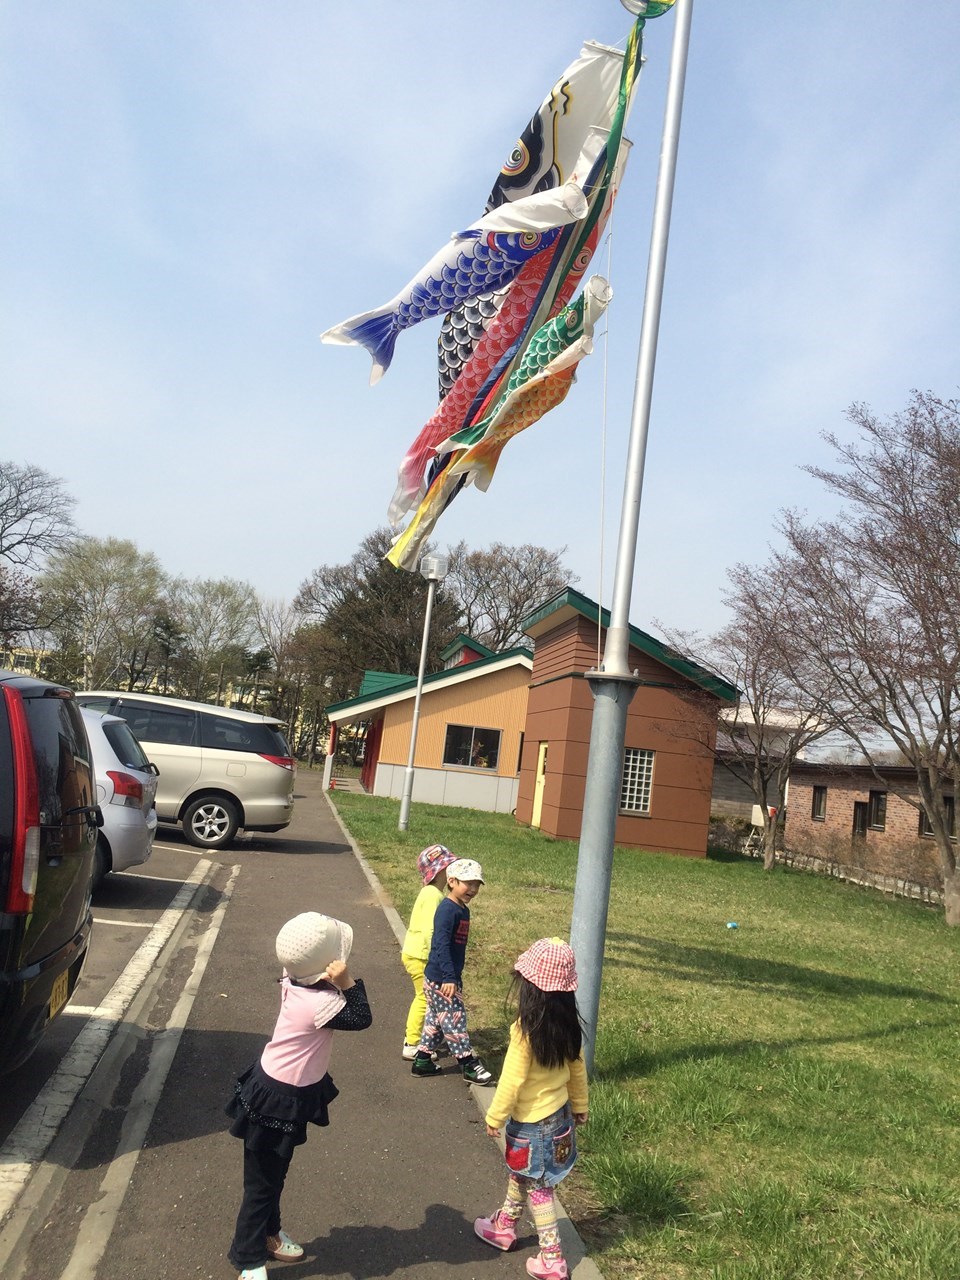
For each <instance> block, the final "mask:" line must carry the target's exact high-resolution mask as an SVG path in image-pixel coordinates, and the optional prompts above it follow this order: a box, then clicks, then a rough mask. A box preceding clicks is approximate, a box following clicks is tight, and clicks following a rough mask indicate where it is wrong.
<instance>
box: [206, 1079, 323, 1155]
mask: <svg viewBox="0 0 960 1280" xmlns="http://www.w3.org/2000/svg"><path fill="white" fill-rule="evenodd" d="M339 1092H340V1090H339V1089H338V1088H337V1086H336V1085H335V1084H334V1083H333V1081H332V1080H331V1078H330V1074H329V1072H328V1073H327V1074H326V1075H325V1076H324V1077H323V1079H322V1080H318V1081H317V1083H316V1084H308V1085H297V1084H284V1083H283V1082H282V1081H280V1080H274V1079H273V1077H272V1076H268V1075H267V1073H266V1072H265V1071H264V1070H263V1068H262V1067H261V1066H260V1063H259V1062H255V1063H254V1064H253V1065H252V1066H250V1067H248V1068H247V1069H246V1071H244V1072H243V1074H242V1075H240V1076H238V1077H237V1081H236V1084H235V1085H234V1093H233V1097H232V1098H231V1099H230V1101H229V1102H228V1103H227V1105H226V1106H225V1107H224V1110H225V1111H226V1113H227V1115H228V1116H229V1117H230V1119H231V1120H232V1121H233V1124H231V1126H230V1132H231V1134H233V1136H234V1137H235V1138H242V1139H243V1143H244V1146H246V1147H248V1148H249V1149H250V1150H251V1151H272V1152H275V1153H276V1154H277V1155H280V1156H291V1155H292V1154H293V1150H294V1148H295V1147H299V1146H300V1145H301V1143H304V1142H306V1140H307V1125H308V1124H319V1125H328V1124H329V1123H330V1117H329V1115H328V1114H327V1107H328V1106H329V1104H330V1103H331V1102H332V1101H333V1100H334V1098H335V1097H337V1095H338V1093H339Z"/></svg>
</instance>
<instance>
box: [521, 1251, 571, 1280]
mask: <svg viewBox="0 0 960 1280" xmlns="http://www.w3.org/2000/svg"><path fill="white" fill-rule="evenodd" d="M527 1275H528V1276H535V1277H536V1280H567V1264H566V1262H564V1260H563V1257H562V1255H561V1254H556V1255H555V1256H554V1257H552V1258H546V1257H544V1255H543V1254H542V1253H538V1254H537V1256H536V1257H535V1258H528V1259H527Z"/></svg>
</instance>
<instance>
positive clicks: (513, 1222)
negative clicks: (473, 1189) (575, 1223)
mask: <svg viewBox="0 0 960 1280" xmlns="http://www.w3.org/2000/svg"><path fill="white" fill-rule="evenodd" d="M524 1200H529V1202H530V1217H531V1218H532V1219H533V1225H534V1226H535V1227H536V1229H537V1238H538V1239H539V1241H540V1252H541V1253H542V1254H543V1257H544V1261H546V1262H553V1261H556V1260H557V1259H559V1258H560V1257H561V1256H562V1254H561V1251H560V1229H559V1227H558V1226H557V1205H556V1201H555V1200H554V1198H553V1188H552V1187H538V1186H537V1184H536V1183H535V1182H534V1181H533V1180H532V1179H530V1178H519V1177H517V1175H516V1174H515V1173H511V1175H510V1180H509V1182H508V1183H507V1195H506V1199H505V1200H504V1202H503V1207H502V1208H501V1209H500V1212H499V1213H498V1214H497V1217H498V1218H499V1219H500V1221H501V1222H502V1223H503V1224H504V1225H505V1226H506V1225H509V1226H511V1227H513V1229H514V1230H516V1227H517V1221H518V1219H519V1217H520V1215H521V1214H522V1213H523V1202H524Z"/></svg>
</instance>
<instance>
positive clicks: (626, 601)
mask: <svg viewBox="0 0 960 1280" xmlns="http://www.w3.org/2000/svg"><path fill="white" fill-rule="evenodd" d="M623 3H624V5H625V7H626V8H628V9H631V11H633V12H640V13H642V12H643V10H644V9H645V7H646V6H645V5H643V4H642V3H639V4H637V3H636V0H633V2H632V3H631V2H629V0H623ZM675 13H676V25H675V27H674V32H673V48H672V51H671V55H670V74H669V79H668V83H667V101H666V109H665V112H664V120H663V138H662V140H661V144H660V168H659V172H658V175H657V193H656V199H655V201H654V209H653V225H652V229H651V234H650V257H649V261H648V263H647V283H646V290H645V293H644V299H643V319H642V322H641V326H640V345H639V350H638V355H637V374H636V382H635V384H634V393H633V412H632V415H631V422H630V444H629V448H628V452H627V465H626V476H625V479H624V488H623V506H622V508H621V511H620V536H619V541H618V543H617V563H616V569H615V575H614V586H613V598H612V601H611V607H610V625H609V626H608V628H607V638H606V644H605V646H604V651H603V661H602V663H601V664H600V669H599V670H598V671H588V672H587V673H586V678H587V680H588V681H589V683H590V688H591V690H592V691H593V695H594V699H595V701H594V708H593V721H592V724H591V728H590V754H589V758H588V762H587V779H586V787H585V790H584V797H583V822H582V826H581V830H580V848H579V853H578V857H577V879H576V886H575V888H574V895H573V920H572V923H571V928H570V943H571V946H572V947H573V949H574V951H575V952H576V956H577V972H578V975H579V979H580V985H579V989H578V992H577V1004H578V1006H579V1009H580V1015H581V1017H582V1019H583V1021H584V1024H585V1034H584V1046H583V1049H584V1057H585V1059H586V1063H587V1069H588V1071H590V1072H591V1073H592V1071H593V1061H594V1053H595V1050H596V1036H597V1016H598V1013H599V1008H600V984H601V979H602V976H603V947H604V937H605V934H606V928H607V908H608V906H609V902H610V882H611V879H612V872H613V844H614V838H615V831H616V822H617V812H618V810H619V807H620V778H621V773H622V771H623V743H624V737H625V734H626V725H627V711H628V709H629V706H630V700H631V698H632V697H633V694H634V691H635V689H636V686H637V684H638V683H639V681H638V679H637V677H636V675H635V674H633V673H631V671H630V669H629V663H628V659H629V649H630V595H631V591H632V586H633V573H634V566H635V563H636V555H637V529H638V526H639V522H640V495H641V491H642V489H643V468H644V461H645V458H646V450H647V433H648V429H649V425H650V401H651V397H652V393H653V373H654V367H655V365H656V358H657V337H658V334H659V328H660V308H661V303H662V300H663V278H664V271H665V267H666V259H667V241H668V238H669V233H670V210H671V206H672V203H673V187H674V178H675V175H676V167H677V147H678V144H679V139H680V116H681V112H682V108H683V86H684V80H685V78H686V69H687V49H688V47H689V44H690V22H691V17H692V14H693V0H677V3H676V6H675Z"/></svg>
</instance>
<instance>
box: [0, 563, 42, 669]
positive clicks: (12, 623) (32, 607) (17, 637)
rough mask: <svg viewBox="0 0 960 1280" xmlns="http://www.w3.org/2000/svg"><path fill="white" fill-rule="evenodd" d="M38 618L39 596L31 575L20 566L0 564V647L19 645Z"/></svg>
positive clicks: (7, 648) (33, 627)
mask: <svg viewBox="0 0 960 1280" xmlns="http://www.w3.org/2000/svg"><path fill="white" fill-rule="evenodd" d="M39 620H40V599H39V593H38V592H37V589H36V583H35V582H34V580H33V578H31V577H30V576H29V574H26V573H24V572H23V570H22V569H7V568H4V567H3V566H2V565H0V649H5V650H9V649H11V648H13V647H14V646H15V645H17V644H19V643H20V642H21V640H22V639H23V638H24V636H26V635H27V634H28V633H29V632H31V631H33V630H35V629H36V628H37V626H38V625H39Z"/></svg>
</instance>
